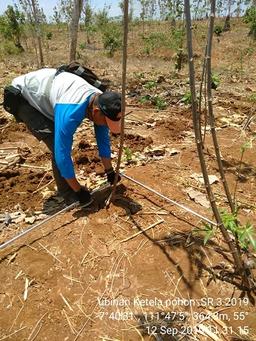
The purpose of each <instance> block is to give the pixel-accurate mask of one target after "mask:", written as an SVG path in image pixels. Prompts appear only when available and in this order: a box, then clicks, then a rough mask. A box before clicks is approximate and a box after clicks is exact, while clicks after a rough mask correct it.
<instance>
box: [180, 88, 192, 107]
mask: <svg viewBox="0 0 256 341" xmlns="http://www.w3.org/2000/svg"><path fill="white" fill-rule="evenodd" d="M181 102H183V103H184V104H186V105H188V104H191V103H192V95H191V92H190V91H187V92H186V93H185V94H184V96H183V97H182V99H181Z"/></svg>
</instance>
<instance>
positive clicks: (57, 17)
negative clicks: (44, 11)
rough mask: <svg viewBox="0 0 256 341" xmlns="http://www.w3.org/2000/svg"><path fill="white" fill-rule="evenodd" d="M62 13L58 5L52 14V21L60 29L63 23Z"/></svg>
mask: <svg viewBox="0 0 256 341" xmlns="http://www.w3.org/2000/svg"><path fill="white" fill-rule="evenodd" d="M61 19H62V15H61V12H60V11H59V9H58V7H57V6H54V7H53V16H52V21H53V22H54V23H55V24H56V25H57V27H58V29H60V26H61V23H62V20H61Z"/></svg>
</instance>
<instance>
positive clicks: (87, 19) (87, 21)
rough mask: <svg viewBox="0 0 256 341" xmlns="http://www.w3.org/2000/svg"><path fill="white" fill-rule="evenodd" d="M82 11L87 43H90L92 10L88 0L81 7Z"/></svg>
mask: <svg viewBox="0 0 256 341" xmlns="http://www.w3.org/2000/svg"><path fill="white" fill-rule="evenodd" d="M82 13H83V17H84V26H85V32H86V40H87V44H90V43H91V39H90V34H91V32H93V10H92V7H91V5H90V2H89V1H86V2H85V4H84V6H83V8H82Z"/></svg>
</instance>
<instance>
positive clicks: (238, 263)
mask: <svg viewBox="0 0 256 341" xmlns="http://www.w3.org/2000/svg"><path fill="white" fill-rule="evenodd" d="M215 6H216V4H215V0H212V1H211V15H210V23H209V28H208V39H207V48H206V63H205V66H206V71H205V74H206V80H207V82H206V84H207V103H208V111H209V119H210V124H211V132H212V137H213V142H214V147H215V152H216V157H217V160H218V165H219V169H220V168H221V166H222V164H221V163H220V162H219V161H221V158H220V152H219V145H218V142H217V139H216V132H215V123H214V114H213V107H212V89H211V82H212V79H211V52H212V37H213V30H214V17H215ZM185 15H186V31H187V47H188V60H189V79H190V89H191V97H192V114H193V126H194V131H195V140H196V146H197V151H198V156H199V161H200V165H201V170H202V174H203V178H204V183H205V188H206V192H207V195H208V198H209V201H210V204H211V208H212V211H213V214H214V217H215V219H216V222H217V226H218V228H219V229H220V231H221V233H222V235H223V238H224V240H225V241H226V243H227V245H228V246H229V249H230V252H231V255H232V257H233V260H234V267H235V270H236V273H238V274H240V275H241V277H242V282H243V283H245V286H246V287H247V289H248V290H251V284H250V281H249V279H248V272H246V271H245V266H244V262H243V259H242V257H241V252H240V249H239V246H238V245H237V243H236V242H235V241H234V240H232V238H231V236H230V234H229V232H228V231H227V229H226V227H225V225H224V223H223V220H222V217H221V214H220V212H219V209H218V207H217V204H216V200H215V196H214V193H213V191H212V188H211V185H210V181H209V175H208V170H207V163H206V160H205V156H204V146H203V140H202V134H201V131H200V127H201V125H200V114H199V112H198V104H197V96H196V86H195V85H196V84H195V68H194V59H193V43H192V21H191V12H190V1H189V0H185ZM220 172H221V177H222V181H223V184H224V188H225V191H226V194H227V195H228V197H229V200H230V202H229V203H230V206H231V210H232V213H233V212H235V210H234V206H233V202H232V200H231V195H230V192H229V189H228V187H227V183H225V175H224V173H223V167H222V169H220Z"/></svg>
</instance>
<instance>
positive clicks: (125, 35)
mask: <svg viewBox="0 0 256 341" xmlns="http://www.w3.org/2000/svg"><path fill="white" fill-rule="evenodd" d="M123 3H124V32H123V71H122V103H121V112H122V116H121V136H120V145H119V150H118V159H117V166H116V176H115V181H114V184H113V189H112V192H111V194H110V197H109V199H108V202H107V206H108V205H109V203H110V202H111V201H114V200H115V192H116V185H117V181H118V177H119V169H120V164H121V158H122V153H123V145H124V121H125V120H124V117H125V106H126V102H125V90H126V73H127V41H128V21H129V1H128V0H124V1H123Z"/></svg>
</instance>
